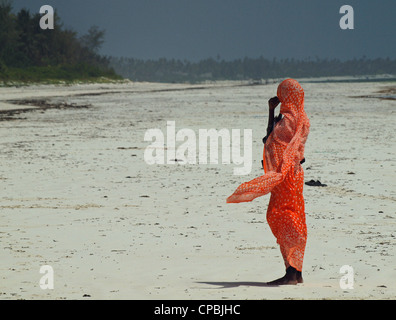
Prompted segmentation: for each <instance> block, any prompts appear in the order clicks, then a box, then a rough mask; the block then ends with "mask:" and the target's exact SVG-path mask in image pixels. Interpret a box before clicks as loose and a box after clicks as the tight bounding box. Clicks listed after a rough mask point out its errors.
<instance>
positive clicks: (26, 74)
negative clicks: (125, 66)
mask: <svg viewBox="0 0 396 320" xmlns="http://www.w3.org/2000/svg"><path fill="white" fill-rule="evenodd" d="M40 19H41V15H40V14H39V13H36V14H32V13H30V12H29V10H27V9H21V10H20V11H19V12H18V13H16V14H14V13H13V12H12V2H11V1H8V0H0V80H3V81H7V80H22V81H23V80H27V81H28V80H40V79H43V78H56V79H63V80H73V79H74V78H95V77H101V76H108V77H110V78H111V77H117V76H116V74H115V72H114V71H113V70H112V69H111V68H110V66H109V63H110V60H109V58H108V57H104V56H101V55H100V54H98V51H99V49H100V46H101V45H102V43H103V39H104V31H103V30H100V29H99V28H98V27H95V26H93V27H91V28H90V29H89V31H88V33H87V34H85V35H83V36H81V37H79V36H78V35H77V33H76V32H74V31H72V30H68V29H66V28H64V27H63V25H62V22H61V20H60V18H59V16H58V15H57V13H56V12H55V17H54V29H53V30H42V29H41V28H40Z"/></svg>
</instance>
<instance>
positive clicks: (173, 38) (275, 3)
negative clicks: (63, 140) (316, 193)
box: [13, 0, 396, 61]
mask: <svg viewBox="0 0 396 320" xmlns="http://www.w3.org/2000/svg"><path fill="white" fill-rule="evenodd" d="M13 3H14V4H13V6H14V9H15V11H19V9H21V8H28V9H30V11H31V12H38V11H39V9H40V7H41V6H42V5H45V4H48V5H51V6H53V7H54V9H55V10H57V12H58V14H59V16H60V17H61V20H62V22H63V24H64V26H65V27H67V28H71V29H73V30H74V31H77V32H78V33H79V34H83V33H85V32H86V31H87V30H88V29H89V27H90V26H92V25H97V26H99V27H100V28H102V29H105V30H106V39H105V41H106V42H105V44H104V45H103V47H102V50H101V53H102V54H106V55H113V56H125V57H135V58H143V59H157V58H161V57H165V58H176V59H187V60H194V61H196V60H200V59H204V58H208V57H213V58H216V57H217V56H218V55H219V56H220V57H221V58H222V59H225V60H232V59H237V58H243V57H245V56H247V57H252V58H256V57H259V56H264V57H265V58H269V59H272V58H274V57H279V58H296V59H305V58H309V57H310V58H313V59H314V58H316V57H319V58H330V59H331V58H339V59H353V58H354V57H356V58H360V57H362V56H366V57H369V58H377V57H383V58H386V57H390V58H396V41H395V39H396V18H395V16H396V1H395V0H378V1H375V0H342V1H339V0H14V1H13ZM344 4H348V5H351V6H352V7H353V9H354V27H355V29H354V30H341V28H340V26H339V21H340V18H341V17H342V14H340V13H339V10H340V7H341V6H342V5H344Z"/></svg>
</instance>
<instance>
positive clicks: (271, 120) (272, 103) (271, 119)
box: [263, 97, 280, 143]
mask: <svg viewBox="0 0 396 320" xmlns="http://www.w3.org/2000/svg"><path fill="white" fill-rule="evenodd" d="M279 103H280V101H279V99H278V97H273V98H271V99H269V100H268V107H269V108H268V126H267V136H266V137H265V138H264V139H263V142H264V143H265V142H266V141H267V138H268V137H269V135H270V134H271V132H272V130H273V129H274V124H275V109H276V107H277V106H278V105H279Z"/></svg>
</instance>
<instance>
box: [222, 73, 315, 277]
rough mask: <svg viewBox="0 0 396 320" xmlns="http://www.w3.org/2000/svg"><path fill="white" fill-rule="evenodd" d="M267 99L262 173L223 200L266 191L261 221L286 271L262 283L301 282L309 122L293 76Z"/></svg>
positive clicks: (252, 196) (246, 198) (239, 199)
mask: <svg viewBox="0 0 396 320" xmlns="http://www.w3.org/2000/svg"><path fill="white" fill-rule="evenodd" d="M279 103H281V107H280V116H279V117H277V118H276V119H275V118H274V112H275V108H276V107H277V106H278V105H279ZM268 104H269V119H268V128H267V137H265V138H264V139H263V141H264V143H265V144H264V154H263V167H264V171H265V174H264V175H263V176H261V177H258V178H256V179H254V180H252V181H249V182H245V183H243V184H241V185H240V186H239V187H238V188H237V189H236V191H235V192H234V193H233V194H232V195H231V196H230V197H228V199H227V202H228V203H237V202H247V201H252V200H253V199H255V198H257V197H260V196H263V195H265V194H267V193H269V192H271V198H270V202H269V205H268V209H267V221H268V224H269V226H270V228H271V231H272V233H273V234H274V236H275V237H276V239H277V243H278V244H279V245H280V250H281V253H282V256H283V260H284V263H285V267H286V274H285V276H283V277H282V278H279V279H277V280H274V281H271V282H268V284H269V285H284V284H297V283H302V282H303V278H302V266H303V258H304V251H305V245H306V242H307V227H306V223H305V203H304V197H303V186H304V171H303V169H302V166H301V164H302V163H303V162H304V160H305V159H304V146H305V142H306V141H307V137H308V133H309V127H310V124H309V120H308V117H307V115H306V113H305V111H304V90H303V88H302V87H301V85H300V84H299V83H298V82H297V81H296V80H293V79H287V80H284V81H283V82H282V83H281V84H280V85H279V86H278V91H277V97H274V98H271V99H270V100H269V101H268ZM275 120H277V122H276V121H275Z"/></svg>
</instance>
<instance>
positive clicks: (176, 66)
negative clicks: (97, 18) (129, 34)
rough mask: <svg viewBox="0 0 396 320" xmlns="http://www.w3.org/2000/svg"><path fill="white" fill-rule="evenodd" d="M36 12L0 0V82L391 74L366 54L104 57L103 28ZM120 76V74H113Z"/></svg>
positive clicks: (387, 64) (388, 66) (393, 70)
mask: <svg viewBox="0 0 396 320" xmlns="http://www.w3.org/2000/svg"><path fill="white" fill-rule="evenodd" d="M40 19H41V15H40V14H39V13H35V14H32V13H30V12H29V10H26V9H21V10H20V11H19V12H18V13H13V12H12V2H11V0H0V82H1V81H3V82H4V81H12V80H19V81H43V80H44V81H45V80H48V79H53V80H66V81H68V80H70V81H73V80H84V79H98V78H99V77H107V78H111V79H120V78H121V77H120V76H122V77H123V78H127V79H130V80H133V81H150V82H190V83H195V82H201V81H207V80H212V81H217V80H263V79H272V78H281V77H296V78H301V77H330V76H362V75H376V74H393V75H396V59H389V58H378V59H367V58H365V57H362V58H359V59H352V60H348V61H341V60H338V59H332V60H328V59H319V58H316V59H305V60H296V59H275V58H274V59H267V58H264V57H259V58H248V57H246V58H244V59H236V60H233V61H225V60H224V59H221V58H220V57H219V56H218V57H217V58H215V59H214V58H208V59H204V60H201V61H198V62H190V61H187V60H180V59H166V58H161V59H157V60H152V59H136V58H127V57H105V56H102V55H100V54H99V51H100V48H101V46H102V44H103V42H104V36H105V31H104V30H101V29H99V28H98V27H96V26H93V27H91V28H90V29H89V30H88V32H87V33H86V34H85V35H83V36H79V35H78V34H77V33H76V32H75V31H73V30H69V29H66V28H64V27H63V24H62V22H61V20H60V17H59V16H58V15H57V13H56V12H55V18H54V23H55V26H54V29H53V30H42V29H41V28H40ZM118 75H120V76H118Z"/></svg>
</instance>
